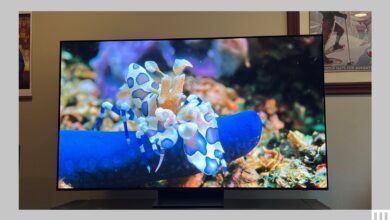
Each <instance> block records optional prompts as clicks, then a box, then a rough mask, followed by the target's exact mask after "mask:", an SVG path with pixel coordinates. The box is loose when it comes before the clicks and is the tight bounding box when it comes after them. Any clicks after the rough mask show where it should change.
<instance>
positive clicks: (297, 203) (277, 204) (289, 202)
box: [53, 199, 330, 210]
mask: <svg viewBox="0 0 390 220" xmlns="http://www.w3.org/2000/svg"><path fill="white" fill-rule="evenodd" d="M193 201H195V200H193ZM203 202H204V201H203ZM210 202H212V201H210ZM217 204H218V203H214V204H210V203H209V204H207V203H203V204H201V205H200V206H199V205H192V206H191V205H190V204H183V205H177V203H176V204H172V203H171V204H169V203H168V204H166V205H165V206H164V205H163V204H160V205H157V206H155V205H156V200H154V199H91V200H75V201H72V202H69V203H66V204H63V205H60V206H57V207H54V208H53V209H88V210H89V209H129V210H131V209H134V210H143V209H145V210H148V209H226V210H277V209H284V210H307V209H308V210H309V209H311V210H319V209H330V208H329V207H327V206H326V205H324V204H323V203H321V202H320V201H318V200H316V199H224V200H223V206H218V205H217ZM206 205H208V206H206ZM210 205H211V206H210Z"/></svg>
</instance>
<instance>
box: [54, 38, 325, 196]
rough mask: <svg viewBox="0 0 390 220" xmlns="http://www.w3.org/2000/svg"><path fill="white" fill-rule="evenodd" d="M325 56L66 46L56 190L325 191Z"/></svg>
mask: <svg viewBox="0 0 390 220" xmlns="http://www.w3.org/2000/svg"><path fill="white" fill-rule="evenodd" d="M322 45H323V44H322V36H320V35H303V36H272V37H236V38H200V39H160V40H109V41H62V42H61V49H60V58H61V65H60V101H59V138H58V139H59V141H58V180H57V182H58V183H57V184H58V189H134V188H137V189H139V188H143V189H156V188H161V187H167V188H183V187H191V188H192V187H197V188H198V187H206V188H207V187H222V188H226V189H229V188H235V189H237V188H261V189H302V188H306V189H327V188H328V184H327V168H328V166H327V149H326V135H325V107H324V104H325V103H324V72H323V48H322Z"/></svg>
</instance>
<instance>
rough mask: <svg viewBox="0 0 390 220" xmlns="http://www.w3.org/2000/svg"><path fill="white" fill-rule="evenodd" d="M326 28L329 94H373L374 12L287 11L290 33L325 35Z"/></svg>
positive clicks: (326, 72) (288, 32) (326, 81)
mask: <svg viewBox="0 0 390 220" xmlns="http://www.w3.org/2000/svg"><path fill="white" fill-rule="evenodd" d="M324 13H325V16H324V15H323V14H324ZM327 13H329V14H327ZM332 15H333V16H334V18H333V19H334V21H333V20H332V18H331V17H332ZM337 15H339V16H337ZM324 17H325V22H323V20H324ZM323 27H324V28H325V29H326V32H325V34H326V35H327V36H324V43H325V45H324V53H325V54H324V57H325V56H326V57H327V58H324V68H325V91H326V94H371V60H372V51H371V12H369V11H362V12H351V11H341V12H340V11H339V12H336V11H332V12H317V11H312V12H308V11H301V12H297V11H289V12H287V34H292V35H297V34H324V33H323V31H322V29H323ZM329 32H330V33H329ZM347 33H348V34H347ZM328 35H329V36H328ZM327 38H328V39H327ZM334 45H336V47H334ZM326 59H330V62H329V60H326Z"/></svg>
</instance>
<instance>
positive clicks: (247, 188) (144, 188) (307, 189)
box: [56, 34, 329, 191]
mask: <svg viewBox="0 0 390 220" xmlns="http://www.w3.org/2000/svg"><path fill="white" fill-rule="evenodd" d="M310 36H314V37H320V41H321V44H320V45H323V35H322V34H302V35H300V34H298V35H267V36H229V37H196V38H154V39H150V38H144V39H110V40H61V41H60V47H59V61H60V62H59V69H58V72H59V79H58V92H59V93H58V105H57V109H58V114H57V122H58V126H57V127H58V128H57V174H56V179H57V182H56V191H98V190H112V191H126V190H164V189H169V190H267V191H268V190H271V191H296V190H298V191H327V190H329V164H328V143H327V142H328V136H327V133H328V132H327V126H326V123H327V121H326V104H325V102H326V95H325V94H326V93H325V72H324V62H322V65H321V68H322V72H323V73H324V74H323V79H322V82H323V84H322V88H323V96H324V100H323V108H324V126H325V146H326V149H325V150H326V158H325V162H326V169H327V171H326V181H327V184H326V188H261V187H126V188H122V187H119V188H71V189H64V188H59V187H58V181H59V180H60V179H59V176H58V174H59V144H60V143H59V141H60V120H61V118H60V112H59V111H60V107H61V48H62V44H63V43H69V42H104V41H158V40H201V39H233V38H271V37H272V38H286V37H291V38H293V37H310ZM321 54H322V59H323V57H324V48H323V46H322V47H321Z"/></svg>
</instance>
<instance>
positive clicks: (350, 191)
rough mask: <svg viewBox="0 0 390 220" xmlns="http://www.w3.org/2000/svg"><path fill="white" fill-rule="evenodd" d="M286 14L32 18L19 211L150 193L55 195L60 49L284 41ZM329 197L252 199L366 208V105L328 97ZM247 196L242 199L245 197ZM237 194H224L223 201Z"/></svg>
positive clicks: (360, 99)
mask: <svg viewBox="0 0 390 220" xmlns="http://www.w3.org/2000/svg"><path fill="white" fill-rule="evenodd" d="M286 28H287V27H286V13H284V12H257V13H252V12H251V13H189V12H182V13H161V12H155V13H145V12H139V13H134V12H133V13H124V12H121V13H92V12H90V13H47V12H34V13H33V36H32V39H33V42H32V68H33V69H32V72H33V79H32V80H33V87H32V89H33V99H32V101H26V102H20V104H19V119H20V120H19V121H20V124H19V130H20V131H19V133H20V134H19V136H20V137H19V139H20V144H21V160H20V161H21V162H20V176H19V177H20V182H19V183H20V194H19V198H20V208H49V207H52V206H55V205H58V204H61V203H63V202H67V201H70V200H74V199H83V198H84V199H85V198H103V197H127V196H133V197H145V196H147V197H153V196H154V195H155V192H153V191H148V192H146V193H145V192H135V191H132V192H102V191H84V192H57V191H56V166H57V164H56V158H57V113H58V112H57V103H58V96H59V94H58V80H59V78H58V77H59V73H58V70H59V41H60V40H82V39H88V40H90V39H130V38H173V37H208V36H240V35H245V36H250V35H283V34H286V30H287V29H286ZM326 107H327V109H326V110H327V122H328V130H329V132H328V140H329V142H328V143H329V144H328V145H329V164H330V165H329V166H330V168H329V172H330V177H329V179H330V184H329V185H330V188H331V190H330V191H322V192H303V191H295V192H287V191H285V192H275V193H272V192H271V191H268V192H265V193H264V192H262V191H260V190H259V191H257V193H255V194H253V193H251V196H256V197H286V198H292V197H305V198H317V199H319V200H321V201H322V202H324V203H326V204H327V205H329V206H331V207H332V208H370V207H371V197H370V195H371V159H370V158H371V97H370V96H334V97H327V100H326ZM246 194H248V191H247V192H246ZM242 195H245V194H243V193H240V194H237V193H235V192H228V193H227V196H228V197H230V196H236V197H239V196H242Z"/></svg>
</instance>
